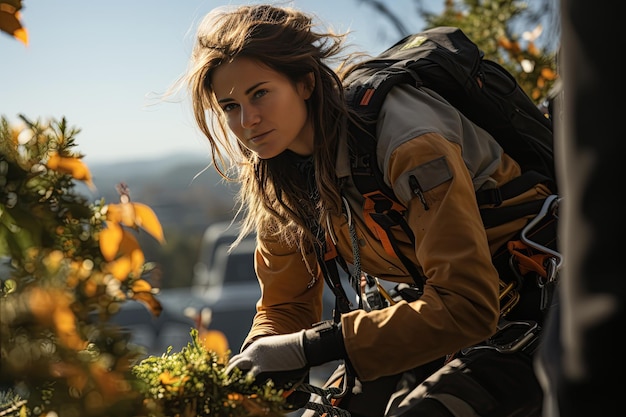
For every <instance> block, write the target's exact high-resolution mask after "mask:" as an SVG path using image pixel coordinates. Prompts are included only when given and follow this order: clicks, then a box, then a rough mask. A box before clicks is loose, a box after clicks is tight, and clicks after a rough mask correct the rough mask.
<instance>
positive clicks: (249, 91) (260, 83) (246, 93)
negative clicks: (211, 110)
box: [217, 81, 267, 104]
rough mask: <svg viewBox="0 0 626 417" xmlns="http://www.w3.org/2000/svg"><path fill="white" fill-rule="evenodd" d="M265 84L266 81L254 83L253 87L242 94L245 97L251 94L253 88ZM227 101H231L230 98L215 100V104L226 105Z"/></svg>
mask: <svg viewBox="0 0 626 417" xmlns="http://www.w3.org/2000/svg"><path fill="white" fill-rule="evenodd" d="M265 83H267V81H260V82H258V83H256V84H254V85H253V86H251V87H249V88H248V89H247V90H246V91H245V92H244V94H245V95H248V94H250V93H251V92H252V91H253V90H254V89H255V88H257V87H258V86H260V85H262V84H265ZM229 101H233V99H232V98H230V97H226V98H221V99H219V100H217V102H218V103H219V104H221V103H228V102H229Z"/></svg>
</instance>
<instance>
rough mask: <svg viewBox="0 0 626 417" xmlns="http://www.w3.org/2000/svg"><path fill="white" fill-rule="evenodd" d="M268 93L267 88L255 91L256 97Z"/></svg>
mask: <svg viewBox="0 0 626 417" xmlns="http://www.w3.org/2000/svg"><path fill="white" fill-rule="evenodd" d="M266 94H267V90H264V89H261V90H257V91H255V92H254V98H260V97H263V96H264V95H266Z"/></svg>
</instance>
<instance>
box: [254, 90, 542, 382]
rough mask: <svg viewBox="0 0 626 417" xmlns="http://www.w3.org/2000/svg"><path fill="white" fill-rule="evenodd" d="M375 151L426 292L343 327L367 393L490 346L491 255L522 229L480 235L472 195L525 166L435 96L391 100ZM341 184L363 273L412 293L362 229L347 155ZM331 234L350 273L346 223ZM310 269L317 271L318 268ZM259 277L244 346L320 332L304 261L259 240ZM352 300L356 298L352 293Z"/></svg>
mask: <svg viewBox="0 0 626 417" xmlns="http://www.w3.org/2000/svg"><path fill="white" fill-rule="evenodd" d="M377 143H378V149H377V153H378V158H379V160H378V162H379V166H381V167H382V168H383V172H384V173H385V180H386V181H387V182H388V184H389V185H390V186H392V187H393V189H394V192H395V193H396V195H397V196H398V197H399V198H400V199H401V200H402V201H403V203H404V204H405V206H406V207H407V208H408V210H407V220H408V223H409V225H410V226H411V228H412V230H413V232H414V234H415V239H416V242H415V245H412V244H411V243H410V241H409V240H408V238H407V236H406V235H405V234H404V233H402V232H399V233H398V234H397V235H396V238H397V240H398V241H399V242H400V244H401V250H402V252H403V253H404V254H405V255H406V256H407V257H408V258H409V259H411V260H412V261H413V262H414V263H415V265H417V266H418V268H419V269H420V270H421V271H422V272H423V274H424V276H425V278H426V282H425V286H424V294H423V296H422V297H421V298H420V299H419V300H418V301H414V302H411V303H407V302H405V301H402V302H399V303H397V304H394V305H392V306H390V307H387V308H385V309H383V310H375V311H371V312H366V311H364V310H355V311H352V312H350V313H348V314H344V315H343V316H342V319H341V322H342V326H343V334H344V340H345V346H346V350H347V353H348V356H349V358H350V361H351V362H352V365H353V366H354V368H355V370H356V372H357V374H358V376H359V377H360V378H361V379H362V380H364V381H367V380H373V379H376V378H378V377H381V376H385V375H391V374H396V373H398V372H401V371H404V370H407V369H411V368H414V367H416V366H419V365H421V364H424V363H427V362H429V361H432V360H434V359H437V358H440V357H442V356H445V355H446V354H449V353H453V352H456V351H458V350H459V349H461V348H464V347H467V346H471V345H473V344H475V343H478V342H480V341H482V340H484V339H486V338H487V337H489V336H490V335H492V334H493V333H494V331H495V329H496V324H497V321H498V316H499V301H498V293H499V279H498V274H497V272H496V270H495V268H494V266H493V264H492V261H491V255H492V254H493V252H494V251H495V250H496V249H497V248H498V247H500V246H501V245H502V244H503V243H504V242H506V240H508V239H509V238H510V237H511V236H512V235H513V234H514V233H515V232H516V231H517V230H519V229H520V228H521V227H523V225H524V224H525V223H526V221H527V219H519V220H517V221H515V222H513V223H510V224H507V225H504V226H501V227H498V228H494V229H489V230H487V231H485V228H484V226H483V224H482V221H481V217H480V214H479V211H478V206H477V202H476V197H475V192H476V190H478V189H484V188H492V187H495V186H496V185H500V184H503V183H505V182H507V181H509V180H510V179H512V178H514V177H516V176H518V175H519V174H520V169H519V166H518V165H517V163H516V162H514V161H513V160H512V159H511V158H509V157H508V156H507V155H505V154H503V153H502V149H501V148H500V147H499V145H498V144H497V143H496V142H495V140H494V139H493V138H491V137H490V136H489V135H488V134H487V133H486V132H485V131H484V130H482V129H480V128H478V127H476V126H475V125H474V124H472V123H471V122H470V121H469V120H468V119H466V118H465V117H463V116H462V115H461V114H460V113H458V112H457V111H456V110H455V109H454V108H453V107H452V106H450V105H449V104H447V103H446V102H445V100H443V99H442V98H440V97H439V96H437V94H435V93H433V92H430V91H427V90H416V89H401V88H397V87H396V88H394V89H393V90H392V91H391V92H390V93H389V95H388V97H387V99H386V101H385V104H384V106H383V109H382V111H381V114H380V117H379V124H378V142H377ZM337 174H338V176H339V178H340V179H345V180H346V181H348V185H347V187H346V189H345V190H344V196H345V197H346V199H347V201H348V203H349V209H350V212H351V215H352V219H353V221H354V222H355V225H356V229H357V237H358V242H359V252H360V258H361V265H362V269H363V271H366V272H368V273H369V274H371V275H373V276H376V277H378V278H380V279H383V280H387V281H393V282H407V283H411V282H412V278H411V277H410V275H409V274H408V272H407V271H406V270H405V268H404V266H403V265H402V263H401V262H400V260H399V259H397V258H393V257H390V256H389V255H388V254H387V253H386V252H385V250H384V249H383V247H382V244H381V242H380V240H379V239H378V238H377V237H376V236H374V235H373V234H372V232H371V231H370V230H369V229H368V228H367V227H365V224H364V221H363V213H362V210H361V203H362V197H361V196H360V194H359V192H358V191H357V190H356V189H355V188H354V186H353V185H352V184H351V182H350V178H349V177H350V167H349V163H348V151H347V145H346V144H345V143H342V144H341V146H340V149H339V152H338V159H337ZM409 175H414V176H416V177H417V179H418V180H419V183H420V185H421V187H422V189H423V191H424V193H423V195H424V198H425V201H426V204H427V206H428V210H426V209H425V208H424V205H423V203H422V202H421V201H420V200H419V199H418V198H417V197H416V196H415V195H414V194H412V192H411V190H410V187H409V186H408V180H407V178H408V177H409ZM547 195H548V190H547V189H546V188H544V187H542V186H539V187H537V188H536V189H535V190H533V191H531V192H530V193H527V195H526V196H524V197H523V198H524V199H528V200H530V199H539V198H545V197H546V196H547ZM331 223H332V228H333V230H332V235H333V238H335V239H336V241H337V249H338V251H339V253H340V254H341V255H342V256H343V257H344V258H345V259H346V261H348V262H352V261H353V252H352V244H351V241H350V234H349V230H348V225H347V219H346V217H345V216H337V217H335V218H332V219H331ZM308 261H309V262H310V263H311V264H312V265H315V264H316V261H315V256H314V255H313V254H311V256H310V258H309V259H308ZM255 265H256V270H257V274H258V277H259V282H260V285H261V291H262V296H261V298H260V300H259V302H258V303H257V314H256V316H255V318H254V321H253V325H252V329H251V331H250V334H249V336H248V339H247V341H246V343H247V342H248V341H250V340H252V339H254V338H257V337H260V336H263V335H269V334H280V333H287V332H295V331H298V330H300V329H302V328H308V327H310V326H311V324H313V323H315V322H317V321H319V320H320V318H321V313H322V311H321V309H322V291H323V290H324V285H325V283H324V279H323V277H322V275H321V274H318V276H317V277H315V278H314V279H313V280H312V279H311V274H310V273H309V272H308V270H307V268H306V265H305V262H304V261H303V259H302V255H301V253H300V251H299V250H297V249H295V248H292V247H287V246H286V245H284V244H281V243H279V242H276V241H269V240H263V239H260V240H259V242H258V247H257V251H256V258H255ZM326 291H328V289H326ZM346 292H347V293H348V295H354V292H353V291H352V290H351V289H350V288H349V287H348V286H346Z"/></svg>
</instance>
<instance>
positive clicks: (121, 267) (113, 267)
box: [107, 256, 131, 281]
mask: <svg viewBox="0 0 626 417" xmlns="http://www.w3.org/2000/svg"><path fill="white" fill-rule="evenodd" d="M130 270H131V268H130V258H128V257H127V256H122V257H120V258H118V259H116V260H114V261H113V262H109V263H108V265H107V271H108V272H109V273H110V274H111V275H113V276H114V277H115V279H117V280H118V281H125V280H126V278H128V275H129V274H130Z"/></svg>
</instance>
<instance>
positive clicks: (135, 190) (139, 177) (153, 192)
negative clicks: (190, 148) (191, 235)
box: [78, 154, 234, 228]
mask: <svg viewBox="0 0 626 417" xmlns="http://www.w3.org/2000/svg"><path fill="white" fill-rule="evenodd" d="M209 165H210V161H209V160H208V158H207V157H200V156H198V155H194V154H190V155H189V154H179V155H172V156H167V157H161V158H154V159H141V160H136V161H123V162H114V161H112V162H110V163H93V164H89V165H88V166H89V169H90V171H91V174H92V177H93V182H94V184H95V186H96V191H95V192H91V191H90V190H89V189H88V188H87V187H86V186H83V185H82V184H81V185H80V186H79V188H78V190H79V192H81V193H82V194H84V195H85V196H86V197H87V198H89V199H92V200H97V199H100V198H104V199H105V201H106V202H108V203H112V202H117V201H118V200H119V194H118V192H117V189H116V185H117V184H119V183H120V182H124V183H126V184H127V185H128V187H129V189H130V195H131V200H133V201H136V202H141V203H144V204H147V205H149V206H150V207H152V209H153V210H155V212H156V214H157V216H159V220H160V221H161V223H162V224H163V225H164V226H169V225H170V224H172V225H174V226H176V227H181V228H187V227H201V226H208V224H210V223H212V222H213V221H214V219H215V218H220V219H221V218H230V216H231V211H232V208H233V204H234V203H233V193H234V188H233V187H234V186H233V185H232V184H230V185H229V184H226V183H225V182H224V181H223V180H222V179H221V177H220V176H219V175H218V174H217V172H215V170H214V169H213V167H212V166H209Z"/></svg>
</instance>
